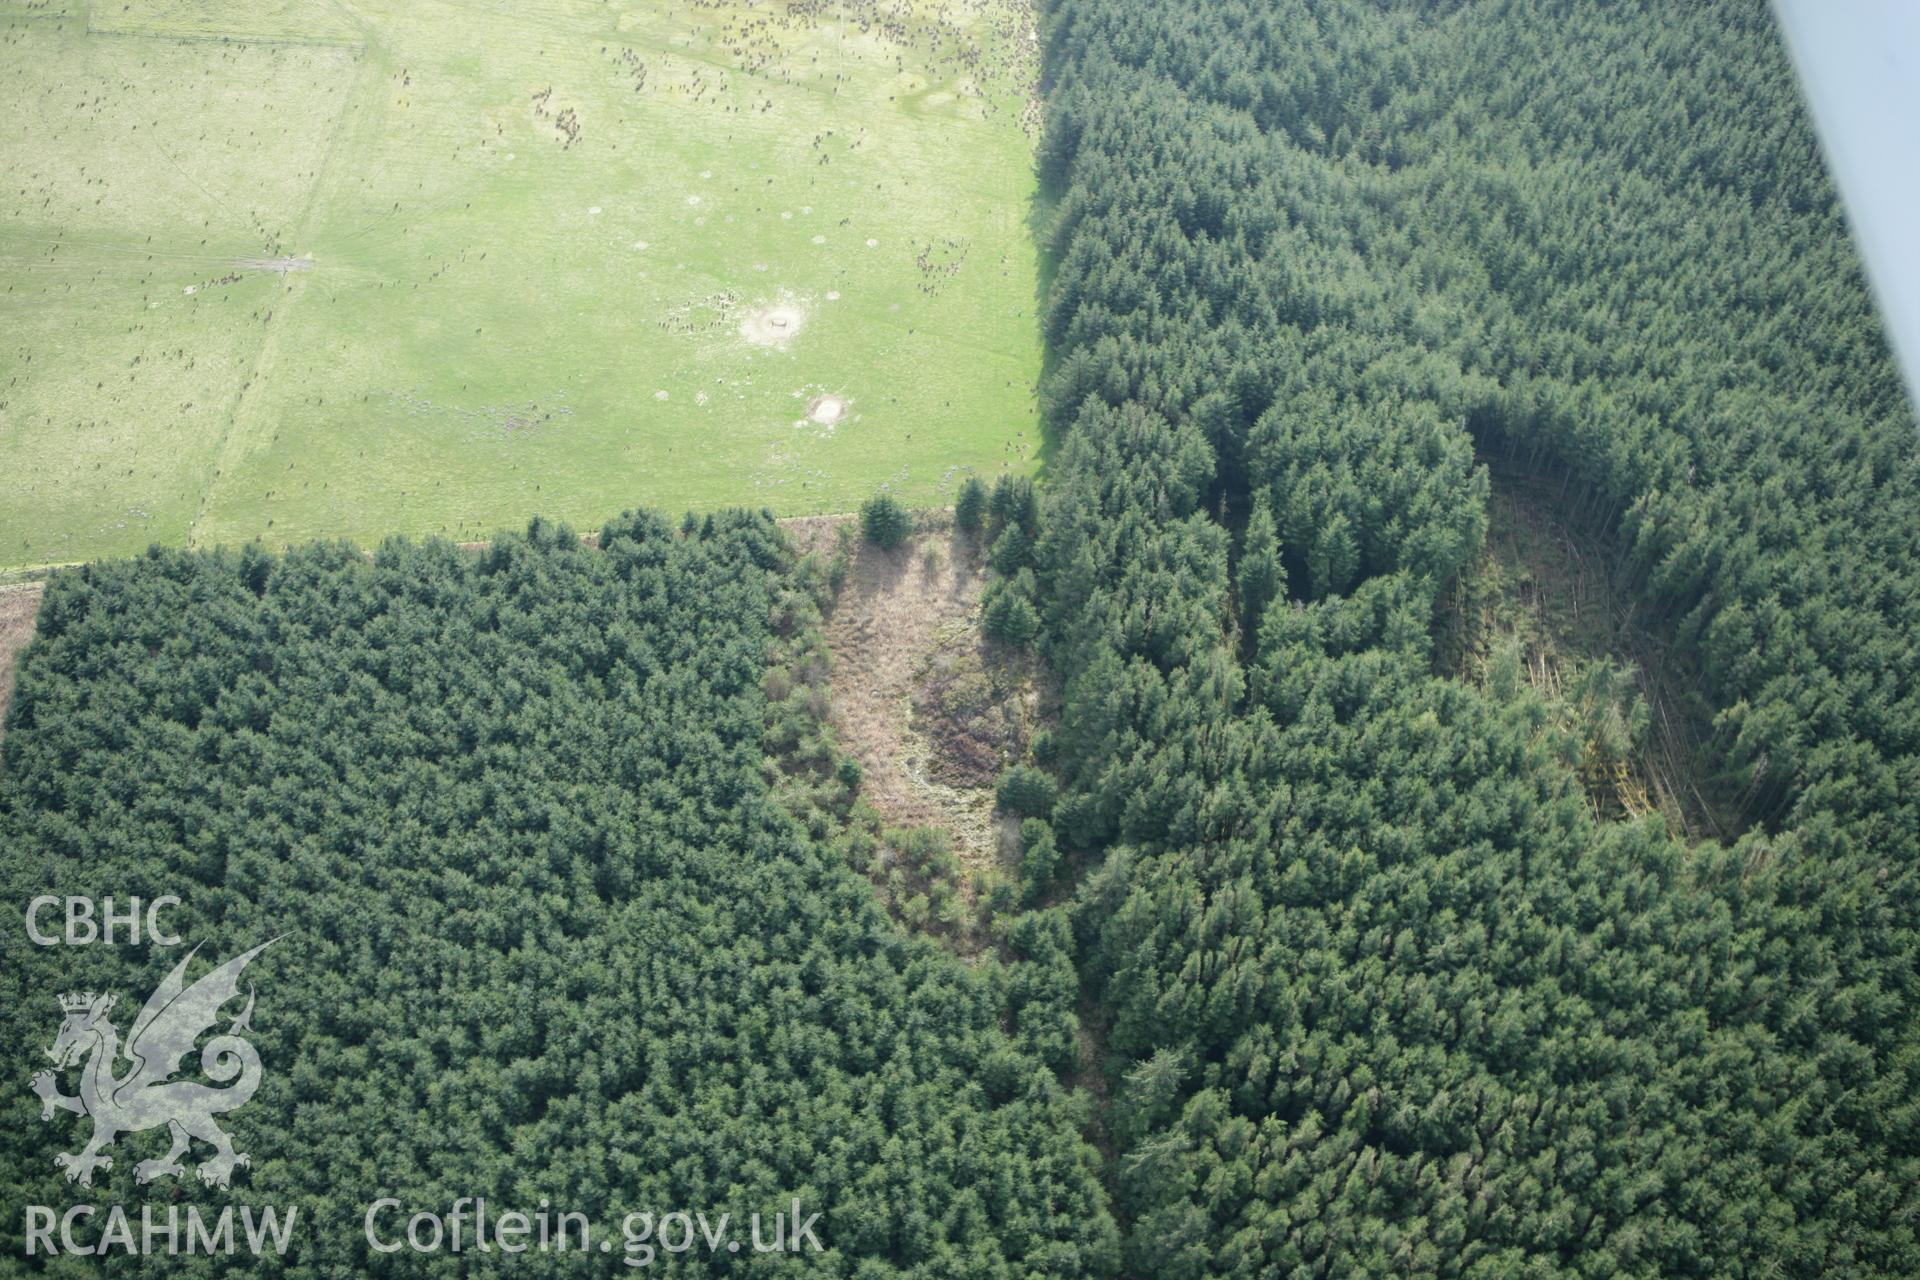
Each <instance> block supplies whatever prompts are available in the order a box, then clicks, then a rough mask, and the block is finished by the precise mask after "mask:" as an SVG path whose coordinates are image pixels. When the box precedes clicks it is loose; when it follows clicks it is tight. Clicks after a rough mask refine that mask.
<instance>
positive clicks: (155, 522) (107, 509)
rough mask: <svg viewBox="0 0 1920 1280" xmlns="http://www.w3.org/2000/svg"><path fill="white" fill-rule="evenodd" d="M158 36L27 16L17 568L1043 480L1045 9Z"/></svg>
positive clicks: (156, 27)
mask: <svg viewBox="0 0 1920 1280" xmlns="http://www.w3.org/2000/svg"><path fill="white" fill-rule="evenodd" d="M123 4H124V7H123ZM123 4H113V5H100V6H95V7H94V8H93V9H92V11H91V12H90V13H89V11H88V10H87V9H86V8H84V7H81V6H78V5H74V4H67V3H66V0H50V3H49V5H47V6H46V7H44V8H41V9H36V10H33V11H32V12H28V11H26V10H25V9H24V7H23V6H22V5H21V4H19V3H17V2H16V3H15V4H14V5H13V7H11V8H0V109H5V110H7V112H8V114H9V116H10V118H12V119H14V120H16V121H31V122H32V124H31V125H29V126H28V127H27V128H25V129H21V130H16V132H15V133H14V135H13V136H14V141H12V142H10V143H9V144H8V146H9V151H10V152H11V153H12V154H10V156H9V163H8V164H7V165H5V166H4V167H3V168H4V172H5V173H6V174H7V180H6V186H5V187H4V188H0V362H3V363H0V466H4V467H5V468H7V471H8V473H9V475H10V477H11V479H10V482H9V484H8V485H7V486H6V487H5V489H4V491H0V564H4V565H14V566H18V565H28V564H37V563H46V562H61V561H71V560H78V559H87V558H92V557H95V556H100V555H110V554H125V553H128V552H132V551H137V550H139V549H140V548H141V547H143V546H144V545H146V544H147V543H148V542H151V541H161V542H187V543H190V544H210V543H217V542H225V543H236V542H242V541H247V540H251V539H255V538H260V539H264V540H265V541H267V542H269V543H271V544H274V545H280V544H284V543H289V542H294V541H301V540H305V539H308V538H313V537H333V536H343V537H349V538H353V539H355V540H357V541H360V542H362V543H365V544H368V545H371V544H372V543H374V542H377V541H378V540H379V539H380V538H381V537H383V536H385V535H387V534H390V533H407V534H414V535H420V534H443V535H446V536H449V537H455V538H481V537H485V536H487V535H488V534H490V533H492V532H493V531H495V530H496V529H498V528H501V527H503V526H513V525H518V524H520V523H523V522H524V521H525V519H526V518H527V516H528V515H530V514H532V513H534V512H536V511H537V512H541V513H544V514H548V515H551V516H556V517H558V518H561V519H564V520H568V521H571V522H573V523H575V524H576V525H577V526H579V527H581V528H591V527H594V526H595V525H597V523H598V522H599V520H601V519H602V518H604V517H605V516H607V515H609V514H611V513H613V512H616V511H618V510H620V509H622V508H625V507H628V506H632V505H635V504H647V505H654V506H660V507H665V508H668V509H680V508H693V509H697V510H705V509H712V508H715V507H719V506H725V505H735V504H744V505H750V506H756V507H758V506H767V507H770V508H772V509H773V510H775V511H776V512H778V513H780V514H806V513H811V512H820V511H834V510H847V509H850V508H851V507H853V506H854V505H857V503H858V502H859V500H861V499H862V498H864V497H866V496H868V495H869V494H871V493H872V492H873V491H874V490H875V489H876V488H878V487H880V486H881V485H883V484H888V485H891V486H892V487H893V488H894V490H895V491H896V492H897V493H899V494H900V495H901V496H902V497H903V498H904V499H905V500H907V501H909V502H915V503H931V502H937V501H941V500H943V499H944V498H945V497H946V496H947V495H949V494H950V493H951V491H952V490H953V488H954V487H956V486H957V485H958V483H959V480H960V479H961V478H962V477H963V476H964V475H965V474H967V473H968V472H969V471H971V472H974V473H979V474H982V475H985V476H988V477H989V478H991V477H992V476H993V475H996V474H998V473H1000V472H1001V471H1002V470H1008V469H1013V470H1021V471H1025V470H1029V469H1031V467H1032V466H1033V464H1034V461H1035V459H1036V458H1037V456H1038V452H1039V444H1040V439H1039V431H1038V427H1037V415H1036V409H1035V404H1034V399H1033V383H1034V380H1035V378H1036V377H1037V375H1038V371H1039V367H1040V345H1039V338H1038V333H1037V324H1036V321H1035V318H1034V309H1035V304H1034V296H1035V281H1036V272H1037V264H1036V261H1035V251H1034V248H1033V243H1032V238H1031V236H1030V235H1029V233H1028V229H1027V218H1028V216H1029V213H1030V209H1031V200H1032V195H1033V177H1032V151H1031V148H1032V135H1033V132H1034V119H1033V116H1032V107H1031V105H1030V94H1031V91H1032V87H1033V86H1032V76H1033V74H1034V71H1033V67H1034V45H1033V41H1032V38H1031V28H1030V19H1029V17H1028V10H1026V9H1025V8H1024V7H1022V6H1019V5H1016V4H1013V3H1010V2H1008V0H970V2H969V3H946V4H928V3H913V4H898V5H888V6H879V5H871V4H859V3H853V4H829V5H823V6H817V7H814V8H812V9H810V10H809V11H808V12H806V13H804V14H802V15H798V16H796V15H795V14H794V13H793V11H792V10H790V9H789V8H788V6H786V5H780V6H777V7H771V6H768V5H766V4H764V3H763V4H758V5H747V4H733V3H720V4H701V5H698V6H695V5H690V4H687V3H684V0H676V2H675V3H671V4H669V3H664V2H662V3H648V4H640V3H632V2H630V0H606V2H601V0H515V3H513V4H511V5H506V4H482V3H465V4H455V3H447V2H445V0H360V2H358V3H354V4H352V5H346V4H340V3H336V2H335V0H272V2H271V3H244V4H243V3H239V2H238V0H212V2H211V3H208V2H207V0H196V2H195V3H193V4H187V3H184V0H133V2H132V3H124V0H123ZM63 6H64V7H63ZM779 321H785V323H784V324H781V323H778V322H779ZM821 396H832V397H835V398H837V399H838V400H840V401H841V402H843V403H844V413H843V414H842V415H841V416H840V417H839V419H838V421H833V422H813V421H810V420H809V419H808V414H807V410H808V406H809V405H810V404H811V403H812V402H813V401H814V400H815V399H816V398H818V397H821Z"/></svg>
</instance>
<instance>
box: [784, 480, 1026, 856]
mask: <svg viewBox="0 0 1920 1280" xmlns="http://www.w3.org/2000/svg"><path fill="white" fill-rule="evenodd" d="M784 523H785V525H786V528H787V531H788V533H789V534H790V535H791V536H792V537H793V538H794V541H795V543H796V545H797V546H798V547H799V548H800V549H801V550H802V551H803V552H804V551H808V550H818V551H830V549H831V548H832V547H833V545H834V541H835V539H836V538H837V537H838V530H839V528H840V526H841V525H849V524H853V523H855V521H854V518H853V517H851V516H815V517H809V518H807V519H804V520H793V521H786V522H784ZM985 583H986V574H985V564H984V561H983V559H982V556H981V553H980V550H979V549H978V548H977V547H975V546H974V545H973V543H972V541H971V540H970V539H968V538H966V537H964V536H960V535H957V534H955V533H953V532H952V531H951V529H950V528H941V529H934V530H928V531H925V532H921V533H918V534H915V535H914V536H913V537H911V538H909V539H908V540H907V541H906V542H905V543H903V544H902V545H901V546H900V547H898V548H896V549H895V550H893V551H882V550H880V549H879V548H878V547H874V546H871V545H868V544H865V543H859V544H857V545H856V546H855V548H854V551H853V558H852V562H851V564H850V565H849V568H848V571H847V577H846V582H845V584H844V585H843V586H842V587H841V589H840V594H839V596H838V598H837V600H836V601H835V603H834V606H833V611H832V613H831V614H830V615H829V617H828V619H827V644H828V647H829V648H830V649H831V651H832V653H833V658H834V667H833V677H832V690H833V711H832V721H833V726H834V733H835V736H836V738H837V739H838V741H839V743H840V745H841V746H842V747H843V748H844V749H845V750H847V751H848V752H849V753H851V754H852V755H853V757H854V758H855V759H856V760H858V761H859V762H860V767H861V769H862V770H863V772H864V781H863V782H862V784H861V794H862V796H863V798H864V799H865V800H866V802H867V803H868V804H870V805H872V806H873V808H874V809H875V811H877V812H878V813H879V814H880V816H881V819H882V820H883V821H884V822H886V823H887V825H889V826H893V827H933V828H936V829H938V830H941V831H944V832H946V833H947V835H948V837H949V838H950V839H951V840H952V843H953V850H954V853H955V855H956V856H957V857H958V859H959V861H960V863H961V864H962V866H963V867H965V868H966V869H967V870H968V871H975V872H978V871H987V870H991V869H994V868H998V867H1002V866H1005V865H1006V859H1007V858H1009V857H1010V856H1011V854H1012V853H1013V851H1014V847H1015V846H1014V841H1015V839H1016V837H1017V826H1016V825H1015V824H1012V823H1009V822H1006V821H1004V820H1002V819H1001V818H999V817H998V816H997V815H996V814H995V812H994V798H993V783H994V779H995V778H996V777H997V775H998V774H999V772H1000V770H1001V769H1002V768H1004V767H1005V765H1007V764H1009V763H1011V762H1013V761H1015V760H1018V759H1019V758H1020V757H1021V755H1022V753H1024V751H1025V750H1026V746H1027V742H1028V739H1029V737H1030V736H1031V731H1032V726H1033V725H1034V723H1035V722H1036V720H1037V717H1038V715H1039V713H1040V701H1041V697H1040V685H1039V681H1038V680H1037V679H1036V677H1035V674H1034V671H1033V668H1032V664H1031V663H1030V662H1029V661H1027V660H1025V659H1009V658H1008V657H1007V656H1006V655H1003V654H1001V653H999V652H997V651H996V650H995V649H993V648H992V647H990V646H986V645H984V643H983V641H982V639H981V636H980V631H979V618H980V593H981V590H982V588H983V587H984V586H985Z"/></svg>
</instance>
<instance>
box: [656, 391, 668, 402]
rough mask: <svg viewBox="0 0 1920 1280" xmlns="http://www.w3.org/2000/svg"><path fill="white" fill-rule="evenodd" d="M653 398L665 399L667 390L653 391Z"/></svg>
mask: <svg viewBox="0 0 1920 1280" xmlns="http://www.w3.org/2000/svg"><path fill="white" fill-rule="evenodd" d="M653 398H654V399H655V400H665V399H666V398H667V393H666V392H665V391H656V392H654V393H653Z"/></svg>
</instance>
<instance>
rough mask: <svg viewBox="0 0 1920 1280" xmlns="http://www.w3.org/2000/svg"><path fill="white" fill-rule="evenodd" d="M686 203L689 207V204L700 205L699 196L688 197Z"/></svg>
mask: <svg viewBox="0 0 1920 1280" xmlns="http://www.w3.org/2000/svg"><path fill="white" fill-rule="evenodd" d="M687 203H688V204H690V205H691V204H699V203H700V197H699V196H688V197H687Z"/></svg>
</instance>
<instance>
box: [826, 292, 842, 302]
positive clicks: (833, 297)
mask: <svg viewBox="0 0 1920 1280" xmlns="http://www.w3.org/2000/svg"><path fill="white" fill-rule="evenodd" d="M827 301H828V302H838V301H840V291H839V290H838V289H829V290H827Z"/></svg>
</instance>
